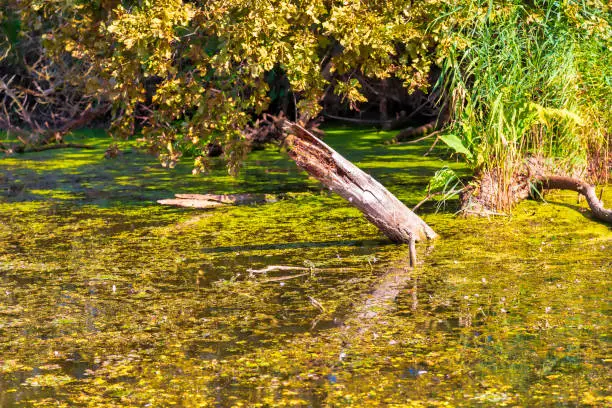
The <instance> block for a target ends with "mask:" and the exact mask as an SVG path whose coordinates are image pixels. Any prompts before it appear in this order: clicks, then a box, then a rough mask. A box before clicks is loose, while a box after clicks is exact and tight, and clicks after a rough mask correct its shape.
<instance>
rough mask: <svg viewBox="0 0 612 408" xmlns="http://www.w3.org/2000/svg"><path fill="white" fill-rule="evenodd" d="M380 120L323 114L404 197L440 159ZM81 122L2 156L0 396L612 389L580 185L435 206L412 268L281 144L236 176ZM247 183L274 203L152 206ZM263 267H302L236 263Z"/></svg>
mask: <svg viewBox="0 0 612 408" xmlns="http://www.w3.org/2000/svg"><path fill="white" fill-rule="evenodd" d="M391 136H392V134H390V133H384V132H380V133H377V132H375V131H371V130H364V129H351V128H341V127H334V128H330V129H328V131H327V138H326V142H327V143H329V144H330V145H331V146H332V147H334V148H336V149H337V150H338V151H339V152H340V153H342V154H344V155H345V156H346V157H347V158H348V159H350V160H352V161H354V162H355V163H356V164H357V165H359V166H360V167H361V168H363V169H364V170H366V171H367V172H369V173H370V174H372V175H373V176H374V177H376V178H377V179H378V180H379V181H381V182H382V183H383V184H384V185H385V186H387V187H388V188H389V189H390V190H391V191H392V192H393V193H395V194H396V195H397V196H398V197H399V198H400V199H401V200H402V201H404V202H405V203H406V204H408V205H409V206H410V205H414V204H416V203H417V202H418V201H420V199H421V198H422V197H423V195H424V188H425V185H426V183H427V180H428V178H429V177H430V176H431V175H432V174H433V173H434V172H435V171H436V170H437V169H439V168H440V167H442V166H443V165H448V164H449V163H447V162H444V161H443V159H442V158H443V157H444V155H443V154H442V153H443V152H437V153H436V152H434V155H433V157H432V156H429V157H423V154H424V153H425V152H426V151H427V150H428V148H429V146H427V145H426V144H424V143H423V144H416V145H410V144H409V145H384V144H383V141H385V140H388V139H389V138H390V137H391ZM74 137H75V140H78V141H80V142H86V143H88V144H92V145H94V146H95V147H96V148H95V149H93V150H78V151H74V150H73V151H70V150H68V149H66V150H55V151H47V152H41V153H35V154H27V155H23V156H12V157H7V158H2V159H0V185H1V186H2V187H3V193H2V196H1V197H0V406H3V407H5V406H6V407H11V406H50V405H53V406H144V405H146V404H151V406H169V405H179V406H181V405H182V406H222V407H226V406H313V407H318V406H363V407H371V406H380V405H389V406H417V407H418V406H604V405H609V404H610V403H611V402H612V401H611V400H610V397H609V391H610V390H609V385H608V384H609V383H610V370H609V356H608V355H607V350H608V348H609V332H610V327H609V314H610V305H609V286H610V280H609V276H610V272H611V269H612V232H611V230H610V228H609V226H606V225H604V224H601V223H598V222H596V221H593V220H592V219H591V218H590V216H589V215H588V212H586V211H585V209H584V204H583V203H582V204H577V203H576V195H575V194H573V193H554V194H550V195H547V197H546V200H547V203H541V202H533V201H527V202H524V203H522V204H521V205H520V206H519V207H518V208H517V209H516V210H515V211H514V213H513V216H512V217H504V218H494V219H462V218H457V217H455V216H454V215H453V214H452V212H453V203H450V204H449V206H448V207H447V210H446V212H438V213H436V212H435V211H434V205H433V204H428V205H425V206H424V207H423V208H422V210H421V211H420V215H421V216H423V218H424V219H425V220H426V221H427V222H428V223H429V224H430V225H431V226H432V227H433V228H434V230H436V231H437V232H438V233H439V234H440V239H439V240H437V241H436V242H433V243H424V244H420V245H419V246H418V251H419V255H420V262H421V264H420V265H419V267H418V268H417V269H415V270H407V269H405V265H406V262H407V261H406V248H405V247H403V246H397V245H393V244H390V243H389V242H388V241H387V240H386V239H385V238H384V236H382V235H381V234H380V233H379V232H378V230H377V229H376V228H375V227H373V226H372V225H371V224H369V223H368V222H367V221H366V220H365V219H364V218H363V217H362V216H361V215H360V213H359V212H358V211H357V210H355V209H353V208H351V207H349V206H348V205H347V203H346V202H344V201H343V200H342V199H340V198H339V197H337V196H335V195H332V194H330V193H329V192H328V191H326V190H325V189H324V188H322V187H321V186H320V184H318V183H317V182H316V181H313V180H310V179H308V177H307V176H306V175H305V174H304V173H302V172H300V171H299V170H298V169H297V168H296V167H295V165H294V164H293V163H292V162H290V161H289V160H288V159H286V157H285V155H283V154H282V153H281V152H278V151H276V150H275V149H268V150H264V151H259V152H254V154H253V155H251V156H250V159H249V161H248V162H247V163H245V165H244V167H243V169H242V172H241V174H240V176H239V177H238V178H231V177H229V176H226V172H225V170H224V168H223V165H222V164H221V163H219V164H217V165H215V169H214V170H213V172H212V174H210V175H203V176H193V175H191V167H190V163H189V162H188V161H185V162H184V163H180V164H179V165H178V166H177V168H175V169H173V170H165V169H162V168H161V166H160V165H159V164H158V163H157V162H156V161H155V159H153V158H152V157H150V156H147V155H145V154H143V153H141V152H140V151H139V150H138V148H137V147H136V145H134V144H133V143H131V142H122V143H120V145H121V146H120V147H121V148H122V150H123V151H124V152H125V153H124V154H123V155H122V156H120V157H118V158H116V159H113V160H105V159H103V153H104V150H105V148H106V146H107V145H108V143H109V142H110V140H109V139H108V138H107V137H106V136H104V135H103V134H101V133H100V132H87V133H84V134H77V135H76V136H74ZM451 165H452V166H453V167H454V168H455V169H457V170H459V171H461V166H460V165H458V164H456V163H455V164H453V163H451ZM242 192H254V193H269V194H278V195H280V197H281V198H280V200H279V201H277V202H274V203H269V204H263V205H251V206H236V207H221V208H216V209H212V210H190V209H176V208H171V207H163V206H159V205H157V204H156V203H155V200H157V199H160V198H170V197H172V196H173V195H174V194H175V193H242ZM604 201H606V202H608V203H610V202H612V188H607V189H606V190H605V191H604ZM270 265H290V266H297V267H302V268H304V267H306V268H307V270H303V269H301V270H295V271H281V272H269V273H267V274H251V273H249V272H248V271H247V269H260V268H264V267H266V266H270ZM391 270H395V271H398V270H399V271H400V272H401V271H403V272H401V273H404V274H407V276H404V280H402V282H407V283H406V284H405V285H403V286H402V287H401V288H400V290H399V295H398V296H397V298H396V300H395V301H394V302H391V304H388V305H384V304H383V305H382V306H377V307H378V309H375V310H373V316H369V317H362V316H359V315H357V311H359V310H361V309H363V308H362V305H363V304H365V303H367V302H368V301H369V299H371V297H372V295H371V294H372V293H378V292H377V289H380V288H379V285H380V284H381V282H383V281H385V277H386V276H388V274H389V271H391ZM293 275H300V276H297V277H295V278H291V277H292V276H293ZM279 278H282V279H284V280H279ZM285 278H287V279H285ZM379 292H380V291H379ZM317 304H318V305H317ZM343 322H347V324H343Z"/></svg>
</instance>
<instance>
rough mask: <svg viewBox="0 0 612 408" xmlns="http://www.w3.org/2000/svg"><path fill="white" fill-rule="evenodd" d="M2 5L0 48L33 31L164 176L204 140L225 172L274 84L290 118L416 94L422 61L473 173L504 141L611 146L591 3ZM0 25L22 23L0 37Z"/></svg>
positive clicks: (599, 11) (423, 74)
mask: <svg viewBox="0 0 612 408" xmlns="http://www.w3.org/2000/svg"><path fill="white" fill-rule="evenodd" d="M5 2H6V4H7V6H6V7H5V10H7V12H3V14H2V16H1V17H2V21H3V25H2V27H3V31H2V34H3V37H2V38H1V39H0V41H3V43H4V44H9V45H10V43H11V41H12V42H13V43H14V42H15V41H17V39H16V37H17V36H21V38H24V37H26V36H30V37H31V36H38V37H40V39H41V41H42V44H43V46H44V52H45V53H46V57H47V58H49V59H51V60H52V61H54V62H55V63H59V62H61V63H62V64H69V65H70V64H72V65H77V66H79V67H81V72H82V73H83V74H82V75H76V76H74V77H73V78H71V80H72V81H74V82H76V81H80V86H81V89H82V92H83V93H84V94H86V95H96V96H97V97H98V98H100V99H101V100H104V101H108V102H110V103H111V104H112V106H113V123H112V127H111V131H112V132H113V133H114V134H115V135H118V136H124V135H129V134H133V133H134V132H136V131H142V135H143V136H144V140H146V142H147V143H148V144H149V145H150V147H151V148H152V149H153V150H154V151H156V152H158V153H159V155H160V158H161V159H162V163H163V164H165V165H167V166H173V164H174V163H175V162H176V160H177V159H178V158H179V157H180V156H181V154H182V152H183V151H185V150H186V149H188V150H190V151H191V152H195V156H196V158H195V168H196V171H199V170H202V169H206V168H207V166H208V163H207V158H206V156H205V154H203V152H204V151H205V150H206V146H207V145H208V144H209V143H211V142H214V143H220V144H222V145H223V146H224V152H225V156H226V159H227V161H228V164H229V168H230V170H231V171H234V172H235V171H236V169H237V166H238V164H239V163H240V162H241V160H242V159H243V157H244V155H245V154H246V152H247V148H246V146H245V144H244V143H243V141H244V136H243V130H244V129H245V128H246V127H247V126H248V125H249V124H251V123H253V122H254V121H255V119H256V118H257V117H258V116H259V115H260V114H261V113H262V112H265V111H266V110H267V109H268V108H269V106H270V102H271V98H273V97H274V95H275V94H276V93H278V91H277V90H272V89H273V88H274V86H275V83H274V82H275V81H276V82H278V81H279V78H281V77H282V78H283V80H285V81H286V82H287V83H288V87H289V91H290V92H291V95H292V96H293V98H294V102H295V107H294V110H295V112H294V113H295V116H296V117H298V116H306V117H314V116H316V115H317V114H318V113H319V111H320V109H321V105H320V102H321V100H322V98H324V97H325V95H328V94H330V93H335V94H337V95H340V96H341V97H342V98H343V99H344V100H345V101H346V102H348V104H349V105H350V106H352V107H358V106H359V104H360V103H361V102H363V101H365V96H364V92H363V89H361V86H362V83H361V82H360V80H359V78H360V77H367V78H373V79H385V78H391V77H393V78H396V79H399V80H400V81H401V83H403V85H404V86H405V87H406V88H407V89H408V90H416V89H421V90H427V89H428V88H429V87H430V86H431V85H432V84H431V82H432V78H434V77H433V76H432V75H431V71H432V67H433V66H439V67H441V68H443V71H442V72H443V76H442V78H441V79H440V81H439V83H438V87H439V89H440V90H441V94H442V95H443V97H442V99H441V100H440V103H441V104H444V103H449V104H450V105H451V110H452V115H451V119H452V122H451V127H450V129H451V130H452V133H451V134H447V135H445V136H444V137H443V139H442V140H445V141H447V143H448V144H449V146H450V147H452V148H454V149H455V150H456V151H457V152H459V153H463V154H464V155H465V157H466V158H468V161H470V163H472V165H473V166H474V168H476V169H478V168H483V167H486V163H497V164H499V163H500V162H503V161H504V160H505V157H504V154H501V153H505V152H507V151H508V149H507V148H506V147H507V146H508V144H509V143H513V144H514V145H515V146H516V147H517V148H516V150H517V152H519V153H520V152H523V153H524V152H525V151H526V150H528V149H526V148H525V146H531V147H533V143H534V141H535V140H536V139H537V137H539V136H538V135H540V136H541V135H542V132H544V133H545V134H546V137H545V138H548V140H553V139H554V140H561V143H557V144H554V146H559V145H563V146H564V150H565V151H566V152H568V153H569V152H570V151H572V150H573V149H574V148H579V149H582V150H581V151H584V152H586V150H588V149H589V146H591V145H593V144H596V145H597V146H599V148H601V146H606V147H605V150H606V151H607V149H608V148H607V143H608V141H607V138H609V134H610V117H609V111H610V109H609V108H610V97H609V95H608V96H606V91H609V90H610V72H609V67H610V66H612V64H610V63H609V56H610V55H611V53H610V49H612V48H611V45H610V44H611V38H612V35H611V28H610V17H609V11H610V10H609V6H608V5H607V4H606V3H605V2H602V1H599V0H593V1H581V2H578V1H573V0H565V1H562V2H552V1H549V0H538V1H534V2H528V3H525V2H519V1H516V0H505V1H500V2H490V1H482V0H462V1H450V0H427V1H409V0H387V1H378V0H370V1H363V0H217V1H207V0H194V1H187V0H184V1H183V0H158V1H152V0H132V1H127V0H126V1H120V0H96V1H66V0H48V1H42V0H24V1H16V0H6V1H5ZM11 11H12V13H13V14H11ZM9 15H13V16H14V15H18V16H19V19H18V21H17V23H18V25H19V27H33V29H29V31H27V32H25V31H24V30H23V29H21V30H17V31H18V33H16V32H17V31H15V30H13V31H11V29H10V25H7V21H11V20H10V19H7V18H8V17H7V16H9ZM13 20H14V18H13ZM7 27H8V28H7ZM3 53H5V54H6V53H8V51H7V47H6V46H5V47H4V48H3ZM606 56H607V61H606ZM434 79H435V78H434ZM527 79H528V80H527ZM571 95H574V96H571ZM573 118H574V119H575V118H580V121H575V120H574V119H573ZM580 123H592V124H594V125H592V126H590V127H589V128H588V129H587V132H586V133H589V132H591V133H592V134H593V135H595V136H593V137H590V136H589V137H583V138H581V139H580V141H578V142H575V139H576V138H567V135H568V134H572V135H575V134H577V133H580V132H582V133H584V132H585V128H584V127H583V126H581V125H580V126H579V125H578V124H580ZM568 132H569V133H568ZM526 135H530V138H525V137H524V136H526ZM559 135H560V136H559ZM564 138H565V139H567V140H564ZM570 139H571V140H570ZM563 143H565V144H563ZM538 149H539V150H540V151H544V150H546V149H548V151H551V149H553V148H552V147H551V145H550V143H540V144H539V145H538V146H537V149H534V150H538ZM555 149H556V147H555ZM510 150H512V149H510ZM553 150H554V149H553ZM557 150H559V149H557ZM561 150H563V149H561ZM600 150H601V149H600ZM466 152H467V153H466ZM521 154H522V153H521ZM519 155H520V154H519ZM582 157H586V156H585V155H584V154H583V155H582ZM491 158H493V160H491Z"/></svg>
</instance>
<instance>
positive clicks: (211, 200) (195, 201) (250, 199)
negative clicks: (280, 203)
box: [157, 194, 276, 208]
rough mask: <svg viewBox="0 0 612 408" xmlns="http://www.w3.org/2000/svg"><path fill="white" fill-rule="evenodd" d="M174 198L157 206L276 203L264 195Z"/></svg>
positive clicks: (192, 206) (195, 206) (200, 206)
mask: <svg viewBox="0 0 612 408" xmlns="http://www.w3.org/2000/svg"><path fill="white" fill-rule="evenodd" d="M174 197H175V198H169V199H164V200H157V203H158V204H162V205H172V206H175V207H186V208H215V207H220V206H222V205H245V204H262V203H266V202H274V201H276V198H275V197H269V196H266V195H265V194H175V196H174Z"/></svg>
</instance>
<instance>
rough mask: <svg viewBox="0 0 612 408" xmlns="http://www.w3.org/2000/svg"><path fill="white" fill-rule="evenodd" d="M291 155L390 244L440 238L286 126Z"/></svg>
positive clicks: (354, 170) (380, 189) (365, 178)
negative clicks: (345, 201) (373, 226)
mask: <svg viewBox="0 0 612 408" xmlns="http://www.w3.org/2000/svg"><path fill="white" fill-rule="evenodd" d="M285 129H286V132H287V136H286V139H285V141H286V143H287V145H288V146H289V151H288V154H289V156H290V157H291V158H292V159H293V160H294V161H295V162H296V163H297V165H298V166H299V167H301V168H302V169H304V170H305V171H306V172H307V173H308V174H309V175H310V176H312V177H314V178H316V179H317V180H319V181H320V182H321V183H323V184H324V185H325V186H326V187H327V188H329V189H330V190H331V191H333V192H335V193H337V194H339V195H340V196H341V197H343V198H344V199H346V200H347V201H349V202H350V203H351V204H352V205H353V206H355V207H357V208H358V209H359V210H360V211H361V212H362V213H363V214H364V216H365V217H366V218H367V219H368V220H369V221H370V222H371V223H373V224H374V225H376V226H377V227H378V228H379V229H380V230H381V231H382V232H383V233H384V234H385V235H386V236H387V237H388V238H389V239H391V241H393V242H397V243H405V244H410V245H411V249H413V245H414V242H415V241H421V240H425V239H434V238H436V237H437V234H436V233H435V232H434V231H433V229H431V228H430V227H429V225H427V224H426V223H425V222H424V221H423V220H422V219H421V218H419V217H418V216H417V215H416V214H415V213H413V212H412V211H410V210H409V209H408V208H407V207H406V206H405V205H404V204H403V203H402V202H401V201H400V200H398V199H397V198H396V197H395V196H394V195H393V194H391V193H390V192H389V191H388V190H387V189H386V188H385V187H384V186H383V185H382V184H380V183H379V182H378V181H376V180H374V179H373V178H372V177H371V176H369V175H368V174H366V173H365V172H363V171H362V170H360V169H359V168H358V167H357V166H355V165H354V164H352V163H351V162H349V161H348V160H346V159H345V158H344V157H342V156H341V155H340V154H339V153H337V152H336V151H335V150H333V149H332V148H331V147H329V146H328V145H326V144H325V143H323V142H322V141H321V140H320V139H318V138H317V137H316V136H314V135H313V134H312V133H310V132H309V131H307V130H306V129H304V128H303V127H302V126H300V125H297V124H295V123H291V122H286V125H285Z"/></svg>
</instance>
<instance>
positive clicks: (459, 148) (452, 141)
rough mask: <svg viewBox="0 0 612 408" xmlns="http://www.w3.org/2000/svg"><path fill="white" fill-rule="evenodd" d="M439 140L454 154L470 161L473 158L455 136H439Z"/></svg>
mask: <svg viewBox="0 0 612 408" xmlns="http://www.w3.org/2000/svg"><path fill="white" fill-rule="evenodd" d="M440 139H441V140H442V141H443V142H444V143H446V145H447V146H448V147H450V148H451V149H453V150H454V151H455V153H463V154H465V156H466V157H467V158H468V159H470V160H471V159H472V158H473V155H472V152H470V151H469V150H468V148H467V147H465V146H464V144H463V143H462V142H461V139H459V138H458V137H457V136H456V135H453V134H447V135H444V136H440Z"/></svg>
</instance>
